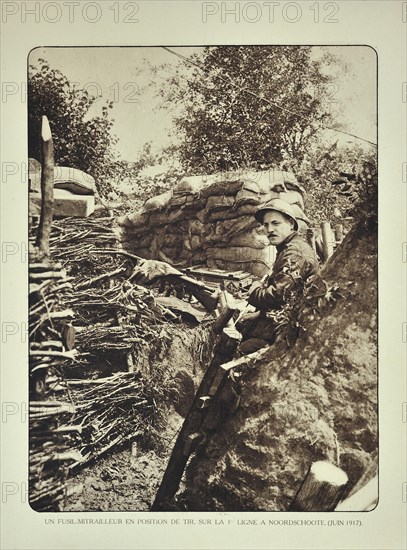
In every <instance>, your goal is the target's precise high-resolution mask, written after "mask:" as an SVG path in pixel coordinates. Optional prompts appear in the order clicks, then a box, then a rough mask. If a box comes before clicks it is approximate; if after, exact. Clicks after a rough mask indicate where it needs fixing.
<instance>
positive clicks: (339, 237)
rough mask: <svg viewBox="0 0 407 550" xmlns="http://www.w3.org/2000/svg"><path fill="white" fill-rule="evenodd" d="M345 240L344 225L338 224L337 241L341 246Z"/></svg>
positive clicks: (336, 226) (336, 228)
mask: <svg viewBox="0 0 407 550" xmlns="http://www.w3.org/2000/svg"><path fill="white" fill-rule="evenodd" d="M342 240H343V225H342V224H341V223H337V224H336V225H335V241H336V242H337V243H338V244H339V243H341V242H342Z"/></svg>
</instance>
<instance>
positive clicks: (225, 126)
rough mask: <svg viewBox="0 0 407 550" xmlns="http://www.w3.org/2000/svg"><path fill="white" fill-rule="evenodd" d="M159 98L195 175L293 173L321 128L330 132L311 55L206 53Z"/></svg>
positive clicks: (324, 83) (323, 90)
mask: <svg viewBox="0 0 407 550" xmlns="http://www.w3.org/2000/svg"><path fill="white" fill-rule="evenodd" d="M191 61H192V63H193V64H194V65H193V69H192V70H191V71H190V72H189V73H188V72H187V73H186V75H184V74H182V73H181V72H178V73H177V74H175V76H174V77H172V78H171V79H170V80H169V82H167V83H166V88H165V89H163V90H162V91H161V95H162V96H163V98H164V100H165V101H164V105H165V106H166V107H167V106H168V105H169V104H170V103H172V104H174V102H175V103H176V104H178V105H180V106H181V107H182V110H181V111H180V112H179V113H178V114H177V115H176V116H175V124H176V127H177V131H178V133H179V136H180V138H181V142H180V145H179V148H178V153H179V156H180V159H181V162H182V163H183V165H184V166H185V167H186V168H187V169H189V170H192V171H194V172H195V173H202V172H204V173H205V172H206V173H209V172H213V171H216V170H229V169H236V168H254V169H260V170H261V169H266V168H269V167H281V166H282V165H283V164H285V165H287V167H291V168H293V167H298V166H300V165H301V163H302V161H303V160H304V157H305V155H306V152H307V149H308V148H309V147H310V144H311V143H312V142H313V141H314V140H315V137H316V136H317V134H318V132H319V130H320V129H321V128H322V127H323V126H324V125H328V126H329V125H332V124H333V120H332V116H331V114H330V112H329V102H328V101H327V98H328V97H329V89H328V86H329V84H330V82H331V77H329V76H328V75H327V74H324V72H323V71H322V63H323V60H322V59H321V60H319V61H317V60H315V59H313V58H312V53H311V48H310V47H302V46H301V47H292V46H281V47H274V46H273V47H269V46H251V47H247V46H239V47H234V46H221V47H206V48H204V49H203V52H202V53H201V54H199V55H198V54H196V55H195V56H193V57H192V58H191Z"/></svg>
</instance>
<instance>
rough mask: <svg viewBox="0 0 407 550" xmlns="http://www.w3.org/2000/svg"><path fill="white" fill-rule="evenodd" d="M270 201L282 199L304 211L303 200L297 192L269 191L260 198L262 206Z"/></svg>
mask: <svg viewBox="0 0 407 550" xmlns="http://www.w3.org/2000/svg"><path fill="white" fill-rule="evenodd" d="M271 199H282V200H284V201H286V202H288V203H289V204H297V205H298V206H299V207H300V208H301V209H302V210H303V209H304V200H303V198H302V195H301V193H299V192H298V191H293V190H287V191H281V192H277V191H270V192H269V193H267V194H265V195H262V196H261V204H264V203H266V202H268V201H270V200H271Z"/></svg>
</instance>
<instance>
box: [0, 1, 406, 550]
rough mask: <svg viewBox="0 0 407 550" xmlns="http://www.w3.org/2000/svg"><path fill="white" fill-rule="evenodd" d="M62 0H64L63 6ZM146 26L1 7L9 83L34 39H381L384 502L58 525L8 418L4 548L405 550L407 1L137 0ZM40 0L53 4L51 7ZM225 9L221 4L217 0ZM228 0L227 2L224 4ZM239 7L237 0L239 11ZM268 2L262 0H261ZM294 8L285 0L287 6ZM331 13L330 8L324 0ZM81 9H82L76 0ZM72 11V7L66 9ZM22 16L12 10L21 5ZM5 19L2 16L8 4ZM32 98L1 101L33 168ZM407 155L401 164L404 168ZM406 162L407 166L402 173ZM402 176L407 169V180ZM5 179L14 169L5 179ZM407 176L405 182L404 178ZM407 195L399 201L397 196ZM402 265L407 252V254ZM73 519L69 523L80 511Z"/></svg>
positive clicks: (16, 155) (13, 365) (7, 368)
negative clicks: (256, 15) (33, 491)
mask: <svg viewBox="0 0 407 550" xmlns="http://www.w3.org/2000/svg"><path fill="white" fill-rule="evenodd" d="M58 3H59V4H61V5H64V4H66V2H58ZM135 3H136V4H138V6H139V12H138V14H137V18H138V19H139V22H138V23H127V24H124V23H114V22H113V12H112V10H109V7H111V6H112V5H113V2H111V1H110V0H102V1H99V2H94V4H98V6H99V8H100V9H101V10H102V18H101V19H100V21H98V22H97V23H93V24H91V23H87V22H86V21H85V20H84V19H83V18H82V17H77V18H76V19H75V21H74V22H73V23H69V22H68V18H67V16H65V17H64V18H62V19H61V22H57V23H48V22H47V21H46V20H44V19H43V18H40V21H39V22H38V23H36V22H35V21H34V20H33V19H34V18H33V17H29V16H28V17H27V21H26V22H23V21H22V18H21V7H22V4H25V7H26V8H27V9H30V7H31V8H32V6H33V4H34V2H25V3H24V2H5V1H3V2H1V4H2V10H4V6H5V5H7V4H8V5H13V6H14V7H15V9H17V13H16V15H13V16H9V17H8V19H7V21H2V24H1V80H2V82H3V83H5V82H14V83H17V84H18V85H19V86H20V87H21V86H22V85H23V83H24V82H25V81H26V66H27V54H28V52H29V51H30V50H31V49H32V48H34V47H37V46H46V45H49V46H56V45H60V46H81V45H83V46H89V45H103V46H115V45H123V46H125V45H126V46H127V45H128V46H135V45H151V46H154V45H171V46H181V45H205V44H328V45H346V44H354V45H370V46H372V47H373V48H375V50H376V51H377V53H378V58H379V90H378V92H379V93H378V100H379V228H380V230H379V284H380V294H379V296H380V298H379V308H380V309H379V312H380V324H379V326H380V333H379V352H380V353H379V361H380V363H379V372H380V380H379V404H380V405H379V410H380V502H379V505H378V507H377V508H376V509H375V510H374V511H372V512H369V513H340V514H339V513H338V514H335V515H334V519H337V518H338V519H339V518H340V519H359V520H361V521H362V526H361V527H357V528H356V527H343V526H342V527H339V526H338V527H277V526H267V527H264V526H263V527H258V526H257V527H254V526H236V524H235V526H234V527H226V526H222V527H220V526H214V525H212V526H211V527H201V526H196V525H195V526H190V527H188V526H186V525H184V523H183V520H184V519H186V518H191V517H194V518H195V519H197V518H198V514H197V513H183V514H176V513H166V514H165V517H166V518H167V519H176V518H178V519H179V520H180V523H179V525H169V526H167V527H157V526H152V525H147V526H146V525H144V526H141V525H122V526H118V525H105V526H103V525H93V526H85V525H81V526H78V525H76V526H73V525H57V524H55V525H47V524H46V523H45V522H46V520H47V519H48V518H50V517H58V515H56V514H47V513H43V514H39V513H36V512H34V511H33V510H31V508H30V507H29V505H28V503H27V502H26V495H25V489H26V486H27V455H28V437H27V423H26V422H24V415H23V417H22V418H21V417H20V416H19V415H14V416H12V417H8V418H7V421H5V422H2V424H1V434H2V436H1V481H2V489H3V487H4V484H5V483H9V482H13V483H16V484H17V486H18V487H19V490H18V492H17V493H16V494H15V495H14V496H12V497H11V496H10V497H9V498H8V499H7V502H3V500H5V499H3V498H2V503H1V504H2V514H1V527H2V529H1V537H2V548H4V549H5V550H6V549H7V550H9V549H10V550H11V549H41V550H45V549H57V548H60V549H71V548H72V549H73V548H80V549H84V548H86V549H88V548H89V549H98V548H101V549H102V548H103V549H107V548H115V549H116V548H117V549H130V548H132V549H147V548H148V549H150V548H151V549H164V548H165V549H167V548H174V549H184V548H185V549H192V548H200V549H209V548H214V549H215V548H216V549H218V548H219V549H232V548H233V549H236V550H237V549H246V548H253V549H263V548H267V549H282V548H284V549H301V550H305V549H311V548H318V549H319V548H321V549H322V548H323V549H329V548H332V549H335V550H338V549H352V550H356V549H369V550H374V549H377V550H379V549H380V550H383V549H386V550H387V549H388V550H399V549H402V548H405V536H406V535H405V532H406V517H405V516H406V481H407V474H406V441H405V436H406V433H405V432H406V424H405V422H406V413H405V409H404V415H403V407H405V403H406V401H407V398H406V393H405V390H406V359H405V345H406V344H405V340H406V337H405V330H404V337H403V327H404V328H405V326H406V325H403V323H405V322H406V320H407V317H406V278H405V270H406V264H405V263H403V253H402V251H403V246H404V245H403V243H404V242H405V241H407V238H406V224H405V219H406V164H405V163H406V161H407V153H406V131H407V125H406V107H407V103H406V93H407V91H406V81H407V75H406V30H407V24H406V18H407V6H406V2H401V1H388V0H385V1H383V0H382V1H362V2H360V1H352V0H343V1H339V2H337V4H338V6H339V11H338V13H337V15H336V18H337V19H338V20H339V22H338V23H335V24H324V23H322V22H320V23H318V24H316V23H313V22H312V18H310V17H305V16H304V17H302V18H301V19H300V20H299V21H298V22H296V23H289V22H287V21H284V19H283V18H281V17H276V19H275V22H273V23H270V22H269V21H268V18H267V17H262V18H261V19H260V20H259V21H258V22H257V23H249V22H246V21H244V20H243V19H241V21H240V22H236V21H235V20H234V19H230V18H228V19H227V22H226V23H223V22H222V20H221V17H220V15H219V16H218V17H210V18H207V21H206V22H204V21H203V18H202V2H198V1H188V0H187V1H174V2H172V1H151V0H150V1H149V2H147V1H139V2H135ZM40 4H41V5H43V4H44V2H40ZM212 4H214V5H215V4H216V3H212ZM219 4H221V3H219ZM234 4H235V3H234V2H228V3H227V5H228V6H229V7H230V6H231V5H234ZM259 4H260V5H262V4H265V3H263V2H259ZM285 4H288V3H287V2H280V6H281V7H284V5H285ZM299 4H300V5H301V7H302V11H303V13H308V14H309V13H310V11H309V9H310V6H312V5H314V4H315V2H306V1H301V2H299ZM319 4H320V8H321V9H323V7H324V4H327V2H319ZM78 5H79V4H78ZM64 9H67V8H66V7H65V8H64ZM12 11H14V8H12ZM3 14H4V11H3ZM26 109H27V105H26V102H25V98H24V96H23V97H21V96H19V95H18V94H16V95H14V96H12V97H7V98H6V97H3V96H2V103H1V163H2V172H4V171H3V168H4V166H5V163H7V162H15V163H17V165H18V166H23V167H24V166H25V163H26V160H27V146H26V144H27V117H26ZM403 163H404V164H403ZM403 168H404V171H403ZM403 174H404V175H403ZM3 175H4V174H3ZM403 180H404V181H403ZM22 181H24V178H23V174H22V173H21V172H20V171H19V172H18V173H16V174H15V175H14V176H10V175H9V176H8V177H7V178H4V177H3V176H2V182H1V231H2V234H1V240H2V243H5V242H16V243H18V245H19V246H20V247H21V249H22V250H23V251H24V243H26V240H27V185H26V184H24V183H23V184H22ZM396 197H397V198H398V199H396ZM404 262H405V255H404ZM26 271H27V263H26V259H25V258H24V254H23V257H21V256H19V255H18V254H16V255H13V256H11V257H8V258H7V259H4V258H2V263H1V275H2V276H1V292H2V294H1V310H2V319H1V320H2V327H3V326H4V323H5V322H15V323H17V324H18V325H19V326H22V325H21V323H24V322H25V321H26V318H27V293H26V289H27V275H26ZM1 354H2V364H1V399H2V402H14V403H17V404H20V406H21V408H22V410H23V412H24V403H25V402H26V399H27V397H26V396H27V343H25V342H21V337H18V336H16V338H15V339H14V340H13V339H11V338H10V339H8V341H7V342H6V343H4V344H3V345H2V351H1ZM230 515H233V517H234V519H239V518H251V517H256V514H255V513H254V514H251V513H244V514H243V513H242V514H240V513H234V514H218V513H206V514H205V513H202V514H201V513H199V518H207V517H208V518H213V519H214V518H223V519H227V517H228V516H230ZM78 516H79V514H75V513H67V514H63V515H60V516H59V517H64V518H77V517H78ZM162 516H163V514H160V513H155V514H154V515H153V514H148V513H147V514H146V513H82V514H80V517H81V518H118V517H120V518H123V520H125V519H126V518H128V517H132V518H136V519H137V518H139V517H140V518H141V517H142V518H149V517H154V518H158V517H162ZM262 517H264V518H266V519H272V518H273V519H277V518H278V519H284V518H289V519H297V518H299V519H304V518H306V519H325V520H328V519H332V518H333V516H332V514H313V513H309V514H306V515H304V514H301V515H299V514H293V513H291V514H285V513H278V514H277V513H263V514H262Z"/></svg>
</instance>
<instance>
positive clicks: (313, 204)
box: [297, 142, 377, 223]
mask: <svg viewBox="0 0 407 550" xmlns="http://www.w3.org/2000/svg"><path fill="white" fill-rule="evenodd" d="M341 174H346V175H342V176H341ZM369 174H370V175H369ZM297 177H298V179H299V181H301V183H302V184H303V185H304V187H305V189H306V200H305V209H306V212H307V215H308V217H309V218H310V219H311V220H312V221H313V222H315V223H318V222H321V221H330V222H332V223H335V222H339V221H342V220H343V218H346V217H350V216H354V214H355V213H356V212H357V211H360V215H362V214H363V212H362V210H363V209H364V208H365V207H363V208H362V203H363V204H365V205H367V204H369V205H370V206H369V207H368V208H370V209H374V210H375V209H376V202H377V198H375V195H376V194H377V161H376V150H375V149H374V148H370V149H366V148H362V147H361V146H360V145H356V144H352V145H346V146H339V145H338V143H337V142H336V143H334V144H333V145H331V146H330V147H326V146H324V145H318V146H317V147H315V148H313V149H310V151H309V152H308V154H307V156H306V157H305V159H304V161H303V163H302V165H301V167H300V168H299V170H298V171H297Z"/></svg>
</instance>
